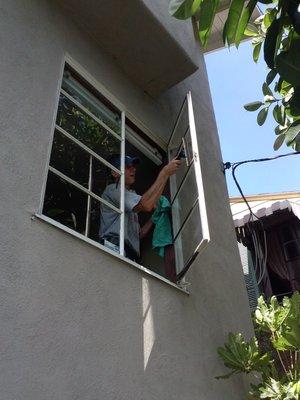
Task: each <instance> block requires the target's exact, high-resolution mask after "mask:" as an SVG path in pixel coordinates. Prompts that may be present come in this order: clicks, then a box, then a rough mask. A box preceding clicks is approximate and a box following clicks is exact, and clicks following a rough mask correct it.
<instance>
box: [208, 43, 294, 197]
mask: <svg viewBox="0 0 300 400" xmlns="http://www.w3.org/2000/svg"><path fill="white" fill-rule="evenodd" d="M205 60H206V65H207V71H208V76H209V82H210V88H211V94H212V99H213V104H214V110H215V116H216V120H217V126H218V131H219V137H220V142H221V149H222V155H223V161H224V162H226V161H230V162H235V161H243V160H248V159H254V158H264V157H273V156H276V155H279V154H285V153H289V152H292V151H293V150H292V149H291V148H290V147H287V146H286V145H285V144H283V145H282V147H281V148H280V149H279V150H277V151H274V150H273V143H274V140H275V138H276V136H275V133H274V127H275V126H276V125H277V124H276V122H275V121H274V119H273V116H272V114H271V113H269V115H268V118H267V121H266V122H265V124H264V125H263V126H262V127H261V126H258V125H257V122H256V116H257V111H254V112H249V111H246V110H245V109H244V108H243V105H244V104H247V103H250V102H252V101H256V100H262V97H263V95H262V91H261V86H262V84H263V82H264V79H265V76H266V71H267V69H266V66H265V64H264V61H263V57H262V54H261V58H260V60H259V62H258V63H257V64H255V63H254V61H253V60H252V46H251V43H250V42H244V43H242V44H241V46H240V47H239V49H238V50H236V49H235V48H231V49H230V50H228V49H227V48H226V49H223V50H220V51H217V52H212V53H210V54H207V55H206V56H205ZM236 175H237V178H238V181H239V183H240V185H241V187H242V190H243V192H244V194H248V195H250V194H261V193H277V192H285V191H300V180H299V175H300V155H295V156H292V157H285V158H282V159H279V160H274V161H267V162H261V163H256V164H252V163H251V164H245V165H242V166H240V167H238V168H237V170H236ZM226 178H227V185H228V191H229V195H230V196H238V195H239V192H238V190H237V188H236V186H235V183H234V181H233V179H232V177H231V170H227V171H226Z"/></svg>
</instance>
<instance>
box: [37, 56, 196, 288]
mask: <svg viewBox="0 0 300 400" xmlns="http://www.w3.org/2000/svg"><path fill="white" fill-rule="evenodd" d="M66 65H69V66H70V67H71V68H72V69H74V70H75V71H76V72H77V73H78V74H79V75H80V76H81V77H82V78H83V79H84V80H85V81H87V82H88V83H89V84H90V85H91V86H93V87H94V88H95V89H96V90H97V91H98V92H99V93H100V94H101V95H102V96H103V97H105V98H106V99H107V100H108V101H109V102H110V103H111V104H112V105H113V106H115V107H116V108H117V109H118V110H119V111H120V113H121V136H119V135H117V134H116V133H115V132H113V131H112V130H111V129H110V128H109V127H108V126H106V124H105V123H104V122H102V121H101V120H100V119H98V118H97V117H96V116H95V115H93V114H92V113H91V112H90V111H88V110H87V109H85V107H84V106H83V105H82V104H80V103H79V102H77V100H76V99H74V98H73V97H72V96H70V95H69V94H68V93H67V92H65V91H64V90H63V89H62V87H61V85H62V81H63V73H64V71H65V67H66ZM61 93H63V95H64V96H66V97H68V98H69V100H70V101H72V102H73V103H74V104H75V105H76V106H77V107H79V108H80V109H81V110H82V111H83V112H85V113H86V114H88V115H89V116H90V117H91V118H93V119H94V120H95V121H96V122H97V123H99V124H100V125H102V126H104V127H105V129H107V130H108V131H109V132H110V133H112V135H113V136H114V137H116V138H118V139H120V144H121V148H120V154H121V169H120V170H118V169H117V168H115V167H114V166H113V165H111V164H110V163H109V162H107V161H106V160H105V159H103V158H102V157H101V156H99V155H98V154H96V153H95V152H94V151H93V150H91V149H89V148H88V147H87V146H85V145H84V143H82V142H80V141H79V140H77V139H76V138H74V137H73V136H72V135H70V134H69V133H68V132H66V131H65V130H64V129H63V128H61V127H60V126H58V125H57V124H56V117H57V110H58V103H59V98H60V94H61ZM126 117H127V118H128V119H130V120H131V121H132V122H133V123H134V124H135V125H136V126H137V127H138V128H139V129H141V130H142V131H143V132H144V133H145V134H146V135H147V136H149V137H150V139H151V140H153V141H154V142H155V143H157V144H158V145H159V146H160V147H161V148H162V149H163V150H164V151H165V150H166V143H165V142H163V141H162V140H161V139H159V138H158V137H157V136H156V135H155V134H153V133H152V132H151V131H150V130H149V129H148V128H147V127H145V125H144V124H142V123H141V122H140V121H139V120H138V119H137V118H136V117H134V116H133V115H132V114H131V113H130V112H129V111H128V110H127V109H126V107H125V106H124V105H123V104H122V103H120V102H119V101H118V100H117V99H116V98H115V97H114V96H113V95H112V94H111V93H110V92H109V91H108V90H107V89H106V88H105V87H104V86H102V85H101V84H100V83H99V82H98V81H96V80H95V79H94V78H93V77H92V76H91V75H90V74H89V73H88V72H87V71H86V70H85V69H84V68H83V67H81V66H80V65H79V64H78V63H77V62H76V61H75V60H74V59H73V58H71V57H70V56H69V55H66V56H65V58H64V60H63V63H62V66H61V73H60V79H59V84H58V88H57V96H56V102H55V112H54V118H53V123H52V129H51V131H52V132H51V133H52V134H51V138H50V141H49V148H48V154H47V162H46V167H45V173H44V179H43V183H42V193H41V198H40V204H39V208H38V211H37V212H36V213H35V216H36V217H37V218H38V219H40V220H42V221H45V222H47V223H49V224H51V225H53V226H55V227H56V228H59V229H60V230H62V231H65V232H67V233H69V234H70V235H72V236H75V237H77V238H78V239H81V240H82V241H84V242H86V243H88V244H90V245H92V246H94V247H96V248H98V249H100V250H102V251H104V252H106V253H108V254H110V255H112V256H114V257H116V258H118V259H119V260H121V261H123V262H126V263H127V264H129V265H131V266H133V267H135V268H137V269H139V270H141V271H142V272H144V273H146V274H147V275H150V276H152V277H154V278H157V279H159V280H160V281H163V282H165V283H167V284H168V285H170V286H172V287H174V288H176V289H178V290H179V291H181V292H183V293H185V294H189V292H188V291H187V289H186V287H185V286H183V287H180V286H178V285H177V284H175V283H173V282H171V281H170V280H168V279H166V278H164V277H163V276H161V275H159V274H157V273H155V272H154V271H152V270H150V269H148V268H146V267H144V266H142V265H140V264H138V263H136V262H134V261H132V260H130V259H128V258H126V257H125V255H124V223H125V212H124V209H125V174H124V172H125V131H126V123H125V122H126ZM55 131H59V132H60V133H61V134H62V135H64V136H65V137H67V138H68V139H69V140H71V141H72V142H73V143H75V144H76V145H78V146H79V147H80V148H82V149H83V150H84V151H85V152H87V153H88V154H90V165H89V185H88V188H85V187H84V186H82V185H80V184H79V183H77V182H76V181H74V180H73V179H71V178H69V177H67V176H66V175H65V174H63V173H61V172H60V171H58V170H56V169H55V168H54V167H52V166H50V158H51V150H52V144H53V140H54V134H55ZM92 157H94V158H96V159H98V160H99V161H100V162H101V163H102V164H104V165H106V166H107V167H109V168H110V169H112V170H114V171H116V172H118V173H120V186H121V190H120V193H121V194H120V208H119V209H118V208H117V207H115V206H113V205H112V204H110V203H108V202H107V201H106V200H105V199H102V198H101V197H100V196H98V195H96V194H95V193H93V192H92V191H91V168H92V166H91V160H92ZM49 171H51V172H52V173H54V174H55V175H56V176H58V177H60V178H62V179H64V180H65V181H67V182H68V183H70V184H71V185H72V186H74V187H77V188H78V189H79V190H81V191H83V192H84V193H86V194H87V195H88V204H87V215H86V221H88V220H89V212H90V199H91V197H93V198H95V199H96V200H97V201H99V202H100V203H102V204H105V205H106V206H108V207H110V208H112V209H113V210H114V211H116V212H118V213H119V214H120V216H121V219H120V249H119V251H120V253H117V252H114V251H113V250H111V249H109V248H108V247H106V246H104V245H102V244H100V243H98V242H96V241H94V240H92V239H90V238H89V237H88V233H89V232H88V230H89V226H88V225H89V224H88V223H87V222H86V226H85V234H84V235H83V234H81V233H79V232H77V231H75V230H73V229H71V228H69V227H67V226H66V225H64V224H62V223H60V222H58V221H56V220H54V219H52V218H50V217H48V216H47V215H45V214H43V207H44V199H45V193H46V186H47V178H48V173H49Z"/></svg>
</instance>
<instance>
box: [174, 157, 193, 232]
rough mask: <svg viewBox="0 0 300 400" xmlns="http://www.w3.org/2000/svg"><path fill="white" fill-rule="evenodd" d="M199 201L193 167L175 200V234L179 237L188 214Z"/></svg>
mask: <svg viewBox="0 0 300 400" xmlns="http://www.w3.org/2000/svg"><path fill="white" fill-rule="evenodd" d="M197 199H198V191H197V184H196V178H195V169H194V165H192V166H191V167H190V169H189V171H188V174H187V177H186V179H185V181H184V183H183V184H182V186H181V188H180V190H179V192H178V194H177V195H176V197H175V200H174V202H173V204H172V210H173V213H172V216H173V234H174V237H175V236H176V235H177V232H178V230H179V229H180V227H181V225H182V224H183V223H184V221H185V219H186V217H187V216H188V213H189V212H190V210H191V209H192V207H193V205H194V204H195V202H196V200H197Z"/></svg>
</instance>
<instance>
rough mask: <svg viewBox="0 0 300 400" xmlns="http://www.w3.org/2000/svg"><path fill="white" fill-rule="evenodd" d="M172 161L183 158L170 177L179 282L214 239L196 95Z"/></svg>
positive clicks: (177, 131) (176, 136) (178, 129)
mask: <svg viewBox="0 0 300 400" xmlns="http://www.w3.org/2000/svg"><path fill="white" fill-rule="evenodd" d="M168 157H169V160H171V159H173V158H175V157H177V158H180V159H182V165H181V167H180V169H179V171H178V172H177V173H176V174H175V175H172V176H171V178H170V191H171V205H172V207H171V209H172V223H173V238H174V251H175V259H176V273H177V279H178V280H179V279H181V278H182V277H183V276H184V275H185V273H186V272H187V271H188V269H189V267H190V266H191V265H192V263H193V261H194V260H195V258H196V256H197V255H198V254H199V253H200V252H201V251H202V250H203V249H204V247H205V246H206V245H207V243H208V242H209V240H210V236H209V228H208V222H207V214H206V205H205V198H204V191H203V182H202V174H201V166H200V159H199V151H198V144H197V135H196V127H195V120H194V111H193V105H192V95H191V93H190V92H189V93H188V94H187V96H186V98H185V100H184V103H183V105H182V108H181V110H180V113H179V115H178V118H177V121H176V124H175V127H174V130H173V132H172V134H171V137H170V140H169V144H168Z"/></svg>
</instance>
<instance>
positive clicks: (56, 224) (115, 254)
mask: <svg viewBox="0 0 300 400" xmlns="http://www.w3.org/2000/svg"><path fill="white" fill-rule="evenodd" d="M35 217H37V218H38V219H40V220H42V221H44V222H47V223H49V224H50V225H53V226H55V227H56V228H58V229H61V230H62V231H65V232H67V233H69V234H70V235H72V236H75V237H76V238H78V239H81V240H83V241H84V242H86V243H88V244H90V245H92V246H94V247H96V248H98V249H100V250H102V251H104V252H105V253H108V254H110V255H111V256H113V257H116V258H118V259H119V260H121V261H123V262H125V263H126V264H129V265H130V266H132V267H135V268H137V269H139V270H140V271H142V272H143V273H145V274H147V275H150V276H152V277H153V278H156V279H158V280H160V281H162V282H164V283H166V284H167V285H169V286H172V287H173V288H175V289H177V290H179V291H180V292H182V293H185V294H189V292H188V291H187V290H186V289H185V288H182V287H180V286H178V285H176V284H175V283H173V282H171V281H169V280H168V279H166V278H164V277H163V276H161V275H158V274H157V273H155V272H153V271H151V270H150V269H148V268H146V267H143V266H142V265H139V264H137V263H136V262H134V261H132V260H129V259H128V258H126V257H124V256H121V255H120V254H118V253H115V252H114V251H112V250H110V249H108V248H107V247H105V246H103V245H101V244H100V243H98V242H95V241H94V240H92V239H89V238H87V237H86V236H84V235H82V234H81V233H78V232H75V231H73V230H72V229H70V228H68V227H66V226H65V225H63V224H60V223H59V222H57V221H55V220H53V219H51V218H49V217H46V216H45V215H43V214H40V213H36V214H35Z"/></svg>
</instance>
